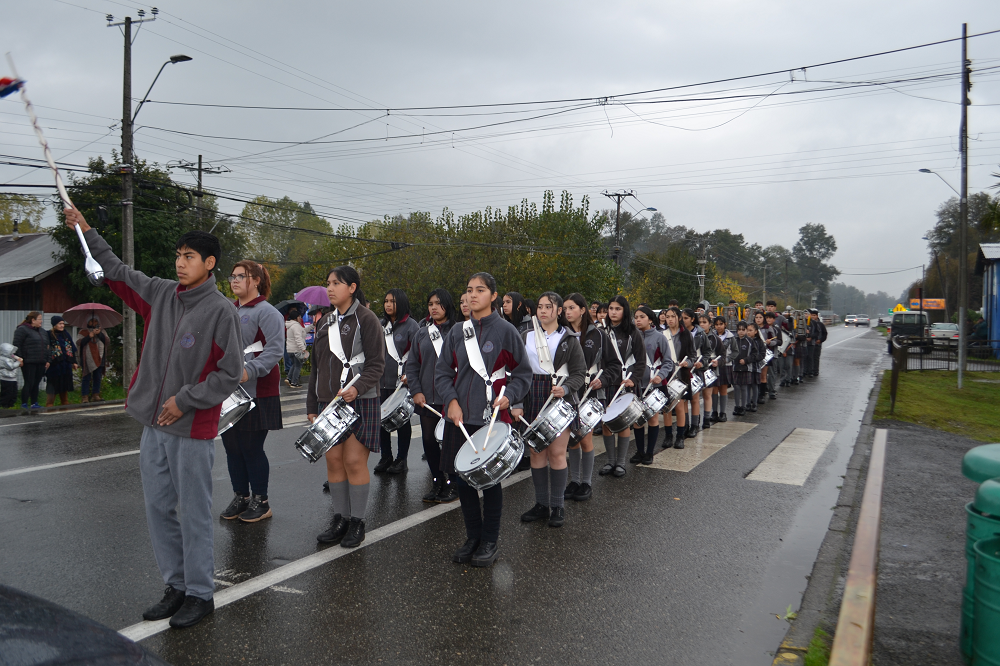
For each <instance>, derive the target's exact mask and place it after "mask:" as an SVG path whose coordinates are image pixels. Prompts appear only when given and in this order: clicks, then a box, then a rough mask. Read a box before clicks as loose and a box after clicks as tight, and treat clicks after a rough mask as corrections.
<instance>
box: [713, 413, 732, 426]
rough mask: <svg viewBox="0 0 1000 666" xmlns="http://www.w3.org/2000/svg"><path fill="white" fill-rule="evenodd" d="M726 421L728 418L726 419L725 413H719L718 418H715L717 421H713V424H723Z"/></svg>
mask: <svg viewBox="0 0 1000 666" xmlns="http://www.w3.org/2000/svg"><path fill="white" fill-rule="evenodd" d="M728 420H729V417H728V416H726V413H725V412H720V413H719V418H717V419H716V420H715V422H716V423H725V422H726V421H728Z"/></svg>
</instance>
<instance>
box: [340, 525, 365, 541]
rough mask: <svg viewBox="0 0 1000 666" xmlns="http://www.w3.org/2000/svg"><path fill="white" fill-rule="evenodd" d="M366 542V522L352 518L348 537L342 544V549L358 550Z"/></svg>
mask: <svg viewBox="0 0 1000 666" xmlns="http://www.w3.org/2000/svg"><path fill="white" fill-rule="evenodd" d="M364 540H365V521H363V520H361V519H360V518H351V524H350V525H349V526H348V528H347V535H346V536H345V537H344V538H343V540H342V541H341V542H340V547H341V548H357V547H358V546H360V545H361V542H362V541H364Z"/></svg>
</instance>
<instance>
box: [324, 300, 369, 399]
mask: <svg viewBox="0 0 1000 666" xmlns="http://www.w3.org/2000/svg"><path fill="white" fill-rule="evenodd" d="M344 316H345V317H346V316H347V315H344ZM354 318H355V319H357V315H354ZM330 319H331V321H330V326H329V328H328V334H327V338H328V339H329V342H330V351H332V352H333V355H334V356H336V357H337V358H339V359H340V362H341V363H343V364H344V370H343V371H342V372H341V373H340V385H341V386H343V385H344V382H346V381H347V374H348V373H349V372H350V371H351V370H352V369H353V368H352V366H355V365H361V364H363V363H364V362H365V352H364V350H361V351H360V352H358V355H357V356H355V357H354V358H352V359H350V360H348V359H347V354H345V353H344V343H343V342H342V341H341V340H340V322H341V321H342V319H341V317H340V315H338V314H337V311H336V310H334V311H333V313H331V314H330ZM360 329H361V322H360V321H359V322H358V326H357V327H356V328H355V329H354V337H355V339H357V337H358V331H359V330H360ZM351 349H352V351H353V349H354V346H353V345H352V346H351Z"/></svg>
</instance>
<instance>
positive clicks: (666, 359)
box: [637, 328, 680, 388]
mask: <svg viewBox="0 0 1000 666" xmlns="http://www.w3.org/2000/svg"><path fill="white" fill-rule="evenodd" d="M641 333H642V341H643V344H644V345H645V347H646V361H647V363H646V368H645V370H644V371H643V373H642V381H641V382H637V383H638V384H639V385H640V386H641V387H642V388H646V386H647V385H648V384H649V382H651V381H652V380H653V368H654V367H655V366H656V365H657V364H659V366H660V367H659V368H657V370H656V375H658V376H659V377H660V379H662V380H666V379H667V378H668V377H670V375H671V373H673V371H674V362H673V361H672V360H671V358H670V343H669V342H668V341H667V336H665V335H663V333H662V332H661V331H658V330H656V329H655V328H651V329H649V330H647V331H641ZM678 360H680V359H678Z"/></svg>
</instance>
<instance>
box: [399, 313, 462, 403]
mask: <svg viewBox="0 0 1000 666" xmlns="http://www.w3.org/2000/svg"><path fill="white" fill-rule="evenodd" d="M454 325H455V323H454V322H450V321H446V322H445V323H444V324H442V325H441V326H439V327H438V332H437V334H438V335H440V336H441V337H442V338H445V337H447V336H448V332H449V331H450V330H451V328H452V326H454ZM441 345H442V347H441V350H442V351H444V340H443V339H442V341H441ZM437 360H438V357H437V353H436V352H435V351H434V342H433V341H432V340H431V331H430V326H424V327H423V328H421V329H420V330H418V331H417V334H416V335H415V336H414V337H413V348H412V349H411V350H410V357H409V358H408V359H406V367H405V368H403V372H404V374H406V387H407V388H408V389H409V390H410V395H416V394H418V393H423V394H424V398H426V399H427V404H429V405H441V404H442V402H441V401H442V398H441V396H440V395H439V394H438V392H437V391H436V390H435V388H434V367H435V366H436V365H437Z"/></svg>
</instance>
